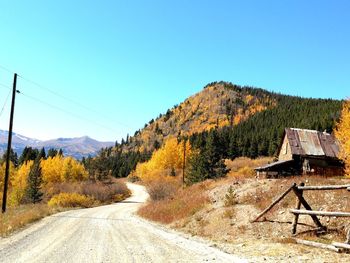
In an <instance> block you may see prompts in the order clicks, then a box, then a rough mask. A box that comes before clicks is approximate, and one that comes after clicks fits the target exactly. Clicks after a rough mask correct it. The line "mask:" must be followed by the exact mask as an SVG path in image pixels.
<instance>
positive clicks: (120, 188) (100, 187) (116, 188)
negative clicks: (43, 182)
mask: <svg viewBox="0 0 350 263" xmlns="http://www.w3.org/2000/svg"><path fill="white" fill-rule="evenodd" d="M49 187H50V189H47V191H45V192H46V193H49V194H46V196H45V200H46V201H48V200H50V199H51V198H52V197H53V196H57V195H58V194H60V193H69V194H71V193H77V194H80V195H86V196H89V197H92V198H94V199H95V200H97V201H99V202H100V203H101V204H107V203H110V202H116V201H121V200H123V199H125V198H127V197H129V196H130V194H131V193H130V191H129V189H128V188H127V187H126V184H125V182H122V181H115V182H95V181H87V182H79V183H59V184H54V185H51V186H49Z"/></svg>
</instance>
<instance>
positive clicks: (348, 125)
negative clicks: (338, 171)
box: [335, 99, 350, 176]
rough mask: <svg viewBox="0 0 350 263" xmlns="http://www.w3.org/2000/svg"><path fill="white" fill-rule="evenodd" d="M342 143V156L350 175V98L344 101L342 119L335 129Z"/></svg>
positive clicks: (347, 172)
mask: <svg viewBox="0 0 350 263" xmlns="http://www.w3.org/2000/svg"><path fill="white" fill-rule="evenodd" d="M335 136H336V137H337V139H338V141H339V143H340V156H339V157H340V158H341V159H342V160H343V161H344V163H345V169H346V174H347V175H348V176H350V99H348V100H347V101H345V102H344V104H343V109H342V112H341V117H340V120H339V122H338V124H337V127H336V130H335Z"/></svg>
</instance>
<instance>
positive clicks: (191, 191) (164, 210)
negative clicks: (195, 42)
mask: <svg viewBox="0 0 350 263" xmlns="http://www.w3.org/2000/svg"><path fill="white" fill-rule="evenodd" d="M208 187H209V184H208V182H202V183H198V184H195V185H192V186H189V187H187V188H185V189H182V188H179V189H178V190H177V192H176V193H174V195H173V197H172V198H167V199H163V200H159V201H151V202H149V203H148V204H147V205H146V206H143V207H141V209H140V210H139V211H138V213H139V215H141V216H143V217H145V218H147V219H150V220H154V221H158V222H161V223H166V224H169V223H172V222H174V221H176V220H180V219H184V218H187V217H190V216H193V215H194V214H195V213H197V212H198V211H199V210H201V209H202V208H203V207H205V206H206V205H207V204H209V202H210V201H209V197H208V195H207V189H208Z"/></svg>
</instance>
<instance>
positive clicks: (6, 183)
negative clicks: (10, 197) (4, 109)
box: [2, 73, 17, 213]
mask: <svg viewBox="0 0 350 263" xmlns="http://www.w3.org/2000/svg"><path fill="white" fill-rule="evenodd" d="M16 86H17V73H15V75H14V78H13V91H12V103H11V114H10V127H9V135H8V143H7V156H6V170H5V180H4V192H3V197H2V213H5V212H6V201H7V188H8V181H9V173H10V153H11V144H12V127H13V115H14V111H15V100H16V92H17V89H16Z"/></svg>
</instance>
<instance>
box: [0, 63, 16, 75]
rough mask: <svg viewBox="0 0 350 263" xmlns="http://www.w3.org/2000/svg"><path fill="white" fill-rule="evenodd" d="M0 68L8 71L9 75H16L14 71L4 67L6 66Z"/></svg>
mask: <svg viewBox="0 0 350 263" xmlns="http://www.w3.org/2000/svg"><path fill="white" fill-rule="evenodd" d="M0 68H1V69H3V70H5V71H7V72H8V73H11V74H14V73H15V72H14V71H13V70H10V69H8V68H7V67H4V66H2V65H0Z"/></svg>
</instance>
